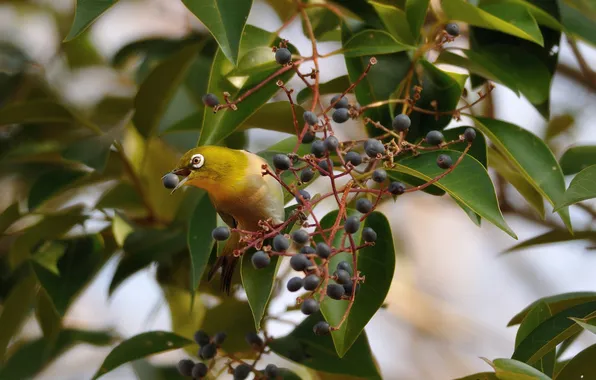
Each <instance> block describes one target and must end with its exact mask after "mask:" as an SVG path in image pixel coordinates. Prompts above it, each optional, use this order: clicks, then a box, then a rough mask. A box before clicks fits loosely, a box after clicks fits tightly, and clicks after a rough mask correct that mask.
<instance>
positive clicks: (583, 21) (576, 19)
mask: <svg viewBox="0 0 596 380" xmlns="http://www.w3.org/2000/svg"><path fill="white" fill-rule="evenodd" d="M558 3H559V7H560V9H561V22H562V23H563V25H564V26H565V28H566V29H567V30H569V31H570V32H571V33H572V34H573V35H575V36H577V37H579V38H581V39H582V40H584V41H586V42H588V43H590V44H592V46H596V24H595V23H594V20H595V19H596V14H595V13H590V12H585V11H583V10H581V9H578V8H576V7H574V6H573V5H571V4H569V3H571V2H570V1H559V2H558Z"/></svg>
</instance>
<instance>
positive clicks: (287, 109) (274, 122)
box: [238, 101, 305, 148]
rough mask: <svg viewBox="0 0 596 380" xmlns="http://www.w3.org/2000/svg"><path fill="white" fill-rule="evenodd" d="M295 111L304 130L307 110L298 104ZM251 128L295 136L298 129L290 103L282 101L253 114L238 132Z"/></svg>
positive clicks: (299, 124) (265, 106)
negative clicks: (295, 125) (304, 117)
mask: <svg viewBox="0 0 596 380" xmlns="http://www.w3.org/2000/svg"><path fill="white" fill-rule="evenodd" d="M294 109H295V111H296V118H297V119H298V126H299V128H300V129H302V126H303V125H304V121H303V120H302V114H303V113H304V112H305V109H304V108H302V107H301V106H299V105H297V104H295V105H294ZM250 128H260V129H266V130H269V131H277V132H284V133H290V134H293V135H295V134H296V129H295V128H294V119H293V118H292V107H291V105H290V102H286V101H281V102H271V103H267V104H265V105H264V106H263V107H261V108H259V110H258V111H257V112H255V113H254V114H252V116H250V117H249V118H248V119H247V120H246V121H245V122H244V123H243V124H242V126H241V127H240V128H239V129H238V130H240V131H242V130H247V129H250ZM292 148H293V147H292Z"/></svg>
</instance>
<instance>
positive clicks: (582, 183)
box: [554, 165, 596, 211]
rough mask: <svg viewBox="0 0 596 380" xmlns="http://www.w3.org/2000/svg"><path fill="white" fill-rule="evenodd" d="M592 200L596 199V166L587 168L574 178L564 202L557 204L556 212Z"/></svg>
mask: <svg viewBox="0 0 596 380" xmlns="http://www.w3.org/2000/svg"><path fill="white" fill-rule="evenodd" d="M591 198H596V165H592V166H589V167H587V168H585V169H584V170H582V171H581V172H579V173H577V175H576V176H575V177H573V179H572V180H571V183H570V184H569V188H568V189H567V191H566V192H565V195H564V196H563V201H562V202H560V203H559V204H557V205H556V206H555V208H554V210H555V211H556V210H559V209H561V208H562V207H566V206H569V205H572V204H575V203H578V202H581V201H585V200H586V199H591Z"/></svg>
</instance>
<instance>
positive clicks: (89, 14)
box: [64, 0, 118, 42]
mask: <svg viewBox="0 0 596 380" xmlns="http://www.w3.org/2000/svg"><path fill="white" fill-rule="evenodd" d="M117 2H118V0H77V4H76V8H75V18H74V21H73V22H72V25H71V27H70V31H69V32H68V35H67V36H66V38H65V39H64V41H65V42H66V41H70V40H72V39H74V38H76V37H77V36H78V35H79V34H81V33H82V32H83V31H84V30H85V29H87V28H88V27H89V26H90V25H91V24H92V23H93V22H95V20H97V19H98V18H99V17H100V16H101V15H102V14H104V12H106V11H107V10H108V9H110V8H111V7H112V6H113V5H115V4H116V3H117Z"/></svg>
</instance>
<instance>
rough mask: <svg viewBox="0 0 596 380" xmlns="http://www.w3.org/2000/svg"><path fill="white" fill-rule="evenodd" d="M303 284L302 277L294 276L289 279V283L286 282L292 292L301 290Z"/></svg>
mask: <svg viewBox="0 0 596 380" xmlns="http://www.w3.org/2000/svg"><path fill="white" fill-rule="evenodd" d="M303 284H304V281H303V280H302V279H301V278H300V277H292V278H290V279H289V280H288V283H287V284H286V288H287V289H288V290H289V291H290V292H297V291H299V290H300V288H302V285H303Z"/></svg>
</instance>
